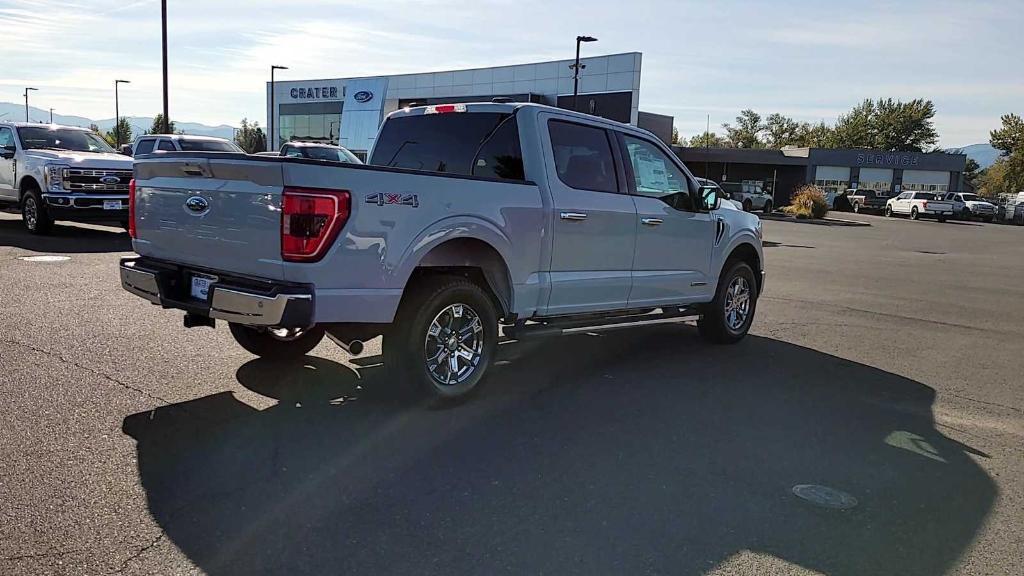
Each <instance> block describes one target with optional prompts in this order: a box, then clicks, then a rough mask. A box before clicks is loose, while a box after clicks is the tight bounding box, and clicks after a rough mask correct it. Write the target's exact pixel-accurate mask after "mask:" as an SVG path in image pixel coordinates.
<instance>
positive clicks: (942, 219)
mask: <svg viewBox="0 0 1024 576" xmlns="http://www.w3.org/2000/svg"><path fill="white" fill-rule="evenodd" d="M938 220H939V224H941V223H943V222H945V221H946V217H945V216H938Z"/></svg>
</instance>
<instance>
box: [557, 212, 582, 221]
mask: <svg viewBox="0 0 1024 576" xmlns="http://www.w3.org/2000/svg"><path fill="white" fill-rule="evenodd" d="M561 216H562V220H586V219H587V215H586V214H584V213H583V212H562V214H561Z"/></svg>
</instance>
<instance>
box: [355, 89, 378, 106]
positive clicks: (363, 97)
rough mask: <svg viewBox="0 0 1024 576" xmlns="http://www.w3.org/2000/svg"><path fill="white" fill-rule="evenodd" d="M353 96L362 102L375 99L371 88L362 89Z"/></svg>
mask: <svg viewBox="0 0 1024 576" xmlns="http://www.w3.org/2000/svg"><path fill="white" fill-rule="evenodd" d="M352 98H353V99H354V100H355V101H356V102H359V103H360V104H365V103H367V102H369V101H370V100H373V92H370V91H369V90H360V91H359V92H356V93H355V94H353V95H352Z"/></svg>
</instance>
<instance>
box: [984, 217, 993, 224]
mask: <svg viewBox="0 0 1024 576" xmlns="http://www.w3.org/2000/svg"><path fill="white" fill-rule="evenodd" d="M982 220H984V221H985V223H986V224H991V223H992V220H993V217H992V216H985V217H984V218H982Z"/></svg>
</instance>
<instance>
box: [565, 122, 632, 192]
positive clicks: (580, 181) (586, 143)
mask: <svg viewBox="0 0 1024 576" xmlns="http://www.w3.org/2000/svg"><path fill="white" fill-rule="evenodd" d="M548 135H549V136H550V137H551V149H552V152H553V153H554V156H555V172H557V173H558V179H559V180H561V181H562V183H563V184H565V185H566V186H569V187H570V188H576V189H577V190H591V191H594V192H618V191H619V183H618V179H617V177H616V175H615V161H614V159H613V158H614V157H613V156H612V145H611V142H609V140H608V132H607V131H606V130H605V129H604V128H598V127H595V126H586V125H583V124H576V123H574V122H565V121H563V120H550V121H548Z"/></svg>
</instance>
